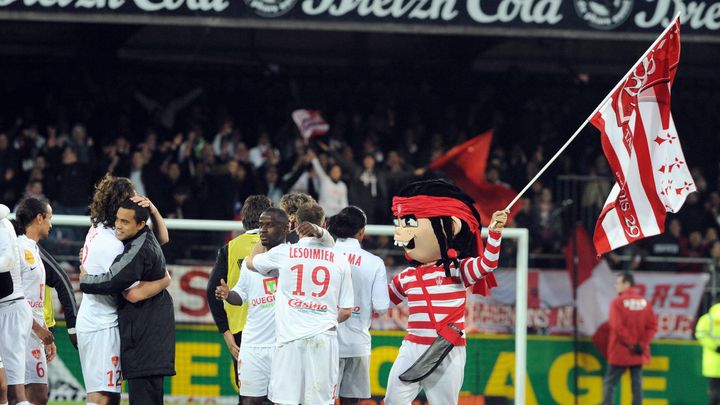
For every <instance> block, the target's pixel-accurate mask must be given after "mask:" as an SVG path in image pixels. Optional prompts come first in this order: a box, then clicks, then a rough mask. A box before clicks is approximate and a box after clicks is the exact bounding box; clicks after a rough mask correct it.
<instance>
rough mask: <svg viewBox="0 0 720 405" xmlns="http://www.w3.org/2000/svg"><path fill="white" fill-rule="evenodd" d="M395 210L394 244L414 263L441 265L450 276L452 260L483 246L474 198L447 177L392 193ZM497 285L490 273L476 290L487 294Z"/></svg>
mask: <svg viewBox="0 0 720 405" xmlns="http://www.w3.org/2000/svg"><path fill="white" fill-rule="evenodd" d="M392 210H393V217H394V223H395V245H396V246H400V247H402V248H403V249H404V250H405V256H406V257H407V258H408V259H409V260H411V261H412V262H413V263H415V264H421V265H430V264H433V265H437V266H440V265H442V266H443V267H444V268H445V274H446V275H448V276H449V275H450V265H451V264H455V265H456V266H457V265H458V259H462V258H464V257H475V256H477V255H478V253H479V252H482V250H483V245H482V238H481V236H480V214H479V213H478V211H477V210H476V209H475V207H474V205H473V200H472V198H470V196H468V195H467V194H465V193H464V192H463V191H462V190H460V189H459V188H458V187H456V186H454V185H452V184H450V183H448V182H446V181H444V180H425V181H418V182H414V183H410V184H408V185H407V186H405V187H404V188H403V189H402V190H400V192H399V193H398V195H396V196H395V197H393V201H392ZM495 285H497V283H496V282H495V277H494V276H493V275H492V274H490V275H489V276H488V277H486V279H485V280H484V282H481V283H479V285H476V286H477V287H478V288H476V289H474V292H477V293H481V294H484V293H486V292H487V291H488V290H489V288H492V287H494V286H495Z"/></svg>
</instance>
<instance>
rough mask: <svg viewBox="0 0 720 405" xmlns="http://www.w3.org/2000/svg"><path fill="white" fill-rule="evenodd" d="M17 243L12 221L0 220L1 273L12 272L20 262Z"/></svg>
mask: <svg viewBox="0 0 720 405" xmlns="http://www.w3.org/2000/svg"><path fill="white" fill-rule="evenodd" d="M17 243H18V242H17V236H16V235H15V231H14V230H13V227H12V224H11V223H10V221H8V220H7V219H6V218H3V219H0V272H6V271H11V270H12V269H13V267H15V265H16V263H17V262H18V248H17Z"/></svg>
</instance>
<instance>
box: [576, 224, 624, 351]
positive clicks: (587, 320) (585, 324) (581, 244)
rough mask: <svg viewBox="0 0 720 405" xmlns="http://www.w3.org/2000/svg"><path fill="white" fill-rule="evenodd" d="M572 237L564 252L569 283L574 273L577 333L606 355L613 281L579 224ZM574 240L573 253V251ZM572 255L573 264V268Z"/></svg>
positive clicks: (613, 294)
mask: <svg viewBox="0 0 720 405" xmlns="http://www.w3.org/2000/svg"><path fill="white" fill-rule="evenodd" d="M575 232H576V234H575V238H570V239H569V241H568V246H567V249H566V251H565V263H566V266H567V269H568V274H569V275H570V282H571V283H572V282H573V278H574V276H573V271H577V310H578V315H579V318H580V320H581V322H580V323H579V325H578V330H579V331H580V333H581V334H583V335H585V336H590V337H591V338H592V341H593V343H595V346H597V348H598V350H599V351H600V353H602V354H603V355H605V353H606V352H607V341H608V331H609V329H608V318H609V312H610V303H611V302H612V300H613V299H614V298H615V297H616V296H617V292H616V291H615V287H614V286H615V279H614V277H613V274H612V272H611V271H610V266H608V264H607V262H606V261H605V260H604V259H598V256H597V255H596V254H595V251H594V249H593V245H592V242H591V241H590V236H589V235H588V233H587V231H586V230H585V228H584V227H583V226H582V225H578V226H577V228H576V230H575ZM576 241H577V251H576V250H575V248H574V245H575V242H576ZM574 252H577V259H578V261H577V263H575V265H574V266H573V260H574V256H575V255H574V254H573V253H574Z"/></svg>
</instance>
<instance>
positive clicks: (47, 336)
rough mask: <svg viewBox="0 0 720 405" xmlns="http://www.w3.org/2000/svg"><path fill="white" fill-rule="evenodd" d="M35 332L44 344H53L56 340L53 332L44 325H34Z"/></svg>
mask: <svg viewBox="0 0 720 405" xmlns="http://www.w3.org/2000/svg"><path fill="white" fill-rule="evenodd" d="M33 332H35V335H36V336H37V337H38V339H40V340H42V342H43V344H44V345H45V346H48V345H51V344H53V342H55V337H54V336H53V334H52V332H50V330H49V329H48V328H46V327H44V326H40V327H33Z"/></svg>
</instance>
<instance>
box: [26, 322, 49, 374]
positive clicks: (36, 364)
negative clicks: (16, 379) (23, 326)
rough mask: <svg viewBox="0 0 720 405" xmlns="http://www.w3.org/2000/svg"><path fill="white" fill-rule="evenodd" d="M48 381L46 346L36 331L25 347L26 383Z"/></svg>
mask: <svg viewBox="0 0 720 405" xmlns="http://www.w3.org/2000/svg"><path fill="white" fill-rule="evenodd" d="M47 383H48V368H47V357H45V346H44V345H43V343H42V341H41V340H40V338H38V337H37V336H35V334H34V333H31V334H30V337H28V340H27V347H26V348H25V384H26V385H27V384H45V385H47Z"/></svg>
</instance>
